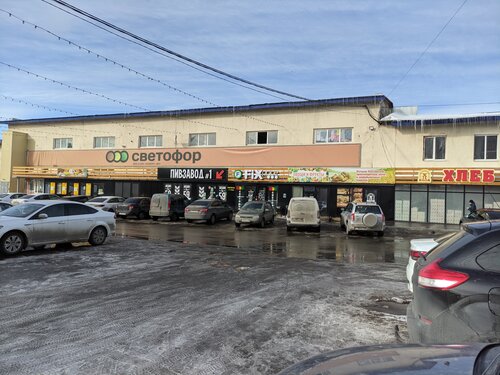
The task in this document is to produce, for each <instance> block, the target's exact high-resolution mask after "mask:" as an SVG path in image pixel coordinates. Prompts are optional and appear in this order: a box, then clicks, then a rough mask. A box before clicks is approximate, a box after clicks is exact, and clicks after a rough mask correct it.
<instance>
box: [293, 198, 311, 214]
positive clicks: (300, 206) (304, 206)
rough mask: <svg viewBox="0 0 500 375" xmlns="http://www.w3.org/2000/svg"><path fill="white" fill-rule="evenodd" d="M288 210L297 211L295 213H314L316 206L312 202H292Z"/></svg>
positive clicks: (300, 200)
mask: <svg viewBox="0 0 500 375" xmlns="http://www.w3.org/2000/svg"><path fill="white" fill-rule="evenodd" d="M290 208H291V209H292V210H297V211H315V210H316V205H315V204H314V201H312V200H309V199H308V200H302V199H299V200H295V201H292V203H291V204H290Z"/></svg>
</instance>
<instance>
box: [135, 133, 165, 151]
mask: <svg viewBox="0 0 500 375" xmlns="http://www.w3.org/2000/svg"><path fill="white" fill-rule="evenodd" d="M143 140H146V142H145V143H146V144H145V145H143V144H142V141H143ZM155 147H163V137H162V136H161V135H141V136H139V148H155Z"/></svg>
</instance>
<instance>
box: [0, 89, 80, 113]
mask: <svg viewBox="0 0 500 375" xmlns="http://www.w3.org/2000/svg"><path fill="white" fill-rule="evenodd" d="M0 97H2V98H3V99H5V100H10V101H11V102H17V103H21V104H26V105H30V106H32V107H36V108H41V109H46V110H48V111H53V112H61V113H66V114H68V115H74V116H78V114H76V113H73V112H68V111H63V110H61V109H57V108H52V107H47V106H45V105H41V104H35V103H31V102H27V101H26V100H22V99H16V98H13V97H11V96H7V95H3V94H0Z"/></svg>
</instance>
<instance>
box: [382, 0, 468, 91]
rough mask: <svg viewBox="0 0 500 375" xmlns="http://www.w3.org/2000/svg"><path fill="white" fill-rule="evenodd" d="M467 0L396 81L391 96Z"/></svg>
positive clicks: (465, 0)
mask: <svg viewBox="0 0 500 375" xmlns="http://www.w3.org/2000/svg"><path fill="white" fill-rule="evenodd" d="M466 2H467V0H464V1H463V3H462V4H461V5H460V6H459V7H458V8H457V10H456V11H455V13H453V15H452V16H451V17H450V19H449V20H448V22H446V23H445V24H444V26H443V27H442V28H441V30H439V32H438V33H437V34H436V36H435V37H434V38H433V39H432V40H431V42H430V43H429V44H428V45H427V47H425V49H424V50H423V51H422V53H420V55H419V56H418V57H417V59H416V60H415V61H414V62H413V64H412V65H411V66H410V68H409V69H408V70H407V71H406V73H405V74H404V75H403V76H402V77H401V79H400V80H399V81H398V83H396V86H394V88H393V89H392V90H391V91H390V92H389V96H391V94H392V93H393V92H394V91H395V90H396V89H397V88H398V87H399V85H400V84H401V82H403V81H404V80H405V78H406V77H407V76H408V74H410V72H411V70H412V69H413V68H414V67H415V66H416V65H417V64H418V63H419V61H420V60H421V59H422V57H424V55H425V54H426V52H427V51H428V50H429V48H431V46H432V45H433V44H434V42H435V41H436V40H437V39H438V38H439V36H440V35H441V34H442V33H443V31H444V30H445V29H446V28H447V27H448V25H449V24H450V22H451V21H452V20H453V18H455V16H456V15H457V14H458V12H460V10H461V9H462V8H463V7H464V5H465V3H466Z"/></svg>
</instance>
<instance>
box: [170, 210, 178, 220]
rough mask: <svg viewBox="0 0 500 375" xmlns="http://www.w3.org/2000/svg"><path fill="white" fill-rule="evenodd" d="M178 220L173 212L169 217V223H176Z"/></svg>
mask: <svg viewBox="0 0 500 375" xmlns="http://www.w3.org/2000/svg"><path fill="white" fill-rule="evenodd" d="M177 220H179V216H178V215H177V214H176V213H175V212H174V213H173V214H172V215H170V221H177Z"/></svg>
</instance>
